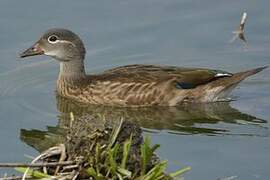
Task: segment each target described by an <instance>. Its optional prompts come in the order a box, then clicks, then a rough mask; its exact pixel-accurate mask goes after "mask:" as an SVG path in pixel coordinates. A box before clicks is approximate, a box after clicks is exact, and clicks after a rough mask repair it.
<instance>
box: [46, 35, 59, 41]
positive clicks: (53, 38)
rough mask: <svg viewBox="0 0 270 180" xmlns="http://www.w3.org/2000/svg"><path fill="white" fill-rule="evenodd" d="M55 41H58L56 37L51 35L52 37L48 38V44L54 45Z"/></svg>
mask: <svg viewBox="0 0 270 180" xmlns="http://www.w3.org/2000/svg"><path fill="white" fill-rule="evenodd" d="M57 40H58V37H57V36H55V35H52V36H50V37H48V41H49V43H56V42H57Z"/></svg>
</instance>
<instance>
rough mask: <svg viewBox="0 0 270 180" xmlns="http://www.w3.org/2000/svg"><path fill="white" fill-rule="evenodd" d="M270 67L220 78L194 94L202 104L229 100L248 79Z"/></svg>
mask: <svg viewBox="0 0 270 180" xmlns="http://www.w3.org/2000/svg"><path fill="white" fill-rule="evenodd" d="M267 67H268V66H264V67H259V68H256V69H251V70H247V71H243V72H238V73H235V74H233V75H232V76H230V77H223V78H218V79H216V80H214V81H212V82H210V83H208V84H206V85H202V86H198V87H197V88H196V89H195V91H194V92H193V93H194V94H193V95H194V96H195V97H197V98H196V99H198V100H199V101H200V102H215V101H221V100H224V99H226V98H227V96H228V94H230V93H231V91H232V90H233V89H234V88H235V87H236V86H237V84H239V83H240V82H241V81H242V80H244V79H246V78H247V77H249V76H251V75H254V74H256V73H258V72H260V71H262V70H264V69H265V68H267Z"/></svg>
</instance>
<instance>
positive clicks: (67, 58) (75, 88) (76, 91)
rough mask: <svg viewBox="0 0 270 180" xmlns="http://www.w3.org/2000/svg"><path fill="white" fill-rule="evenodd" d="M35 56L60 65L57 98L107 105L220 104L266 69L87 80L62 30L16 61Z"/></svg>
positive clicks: (116, 73)
mask: <svg viewBox="0 0 270 180" xmlns="http://www.w3.org/2000/svg"><path fill="white" fill-rule="evenodd" d="M38 54H45V55H49V56H52V57H53V58H55V59H57V60H59V61H60V73H59V77H58V80H57V93H58V94H59V95H61V96H63V97H68V98H71V99H74V100H76V101H79V102H83V103H88V104H102V105H109V106H153V105H159V106H176V105H177V104H180V103H184V102H213V101H219V100H221V99H223V98H225V97H226V95H227V94H228V93H229V92H230V91H231V90H232V88H233V87H235V86H236V85H237V84H238V83H239V82H241V81H242V80H243V79H245V78H246V77H248V76H250V75H253V74H255V73H257V72H259V71H261V70H263V69H264V68H266V67H262V68H257V69H253V70H249V71H245V72H240V73H236V74H231V73H228V72H225V71H220V70H211V69H202V68H180V67H175V66H154V65H128V66H122V67H118V68H114V69H110V70H107V71H105V72H104V73H102V74H97V75H86V73H85V70H84V56H85V49H84V46H83V43H82V41H81V40H80V39H79V37H78V36H77V35H75V34H74V33H72V32H71V31H69V30H65V29H51V30H49V31H47V32H46V33H45V34H44V35H43V36H42V37H41V38H40V40H39V41H38V42H37V43H36V44H34V45H33V46H32V47H31V48H29V49H28V50H26V51H25V52H24V53H22V54H21V57H26V56H32V55H38Z"/></svg>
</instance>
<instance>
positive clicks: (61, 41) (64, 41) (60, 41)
mask: <svg viewBox="0 0 270 180" xmlns="http://www.w3.org/2000/svg"><path fill="white" fill-rule="evenodd" d="M57 42H59V43H67V44H71V45H72V46H73V47H76V46H75V44H74V43H72V42H70V41H66V40H57Z"/></svg>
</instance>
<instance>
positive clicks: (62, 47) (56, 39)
mask: <svg viewBox="0 0 270 180" xmlns="http://www.w3.org/2000/svg"><path fill="white" fill-rule="evenodd" d="M43 54H44V55H47V56H51V57H53V58H54V59H57V60H59V61H61V62H67V61H74V60H78V59H80V60H83V59H84V56H85V48H84V45H83V42H82V40H81V39H80V38H79V36H78V35H76V34H75V33H73V32H72V31H70V30H67V29H60V28H54V29H49V30H47V31H46V32H45V33H44V34H43V35H42V36H41V38H40V39H39V40H38V41H37V42H36V43H35V44H34V45H32V46H31V47H30V48H29V49H27V50H25V51H24V52H23V53H21V54H20V57H21V58H24V57H28V56H35V55H43Z"/></svg>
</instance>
